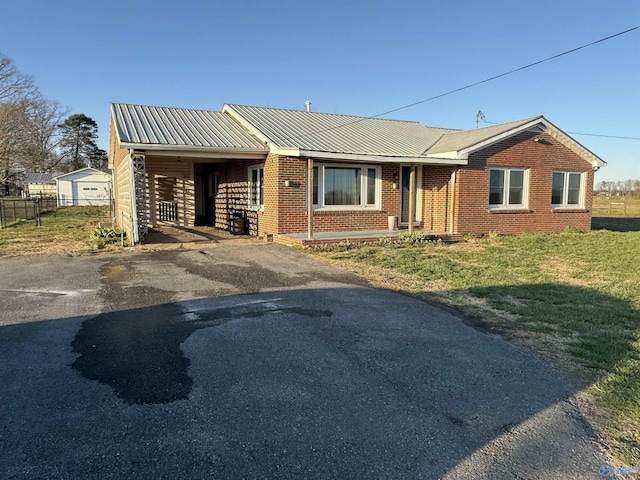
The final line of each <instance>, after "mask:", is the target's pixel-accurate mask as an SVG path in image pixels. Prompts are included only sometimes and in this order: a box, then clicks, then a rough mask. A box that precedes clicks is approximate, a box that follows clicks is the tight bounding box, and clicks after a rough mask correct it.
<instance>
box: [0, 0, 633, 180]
mask: <svg viewBox="0 0 640 480" xmlns="http://www.w3.org/2000/svg"><path fill="white" fill-rule="evenodd" d="M1 12H2V28H0V52H2V53H4V54H5V55H7V56H8V57H10V58H12V59H13V60H14V62H15V64H16V65H17V66H18V68H19V69H20V70H21V71H22V72H23V73H25V74H29V75H32V76H33V77H34V79H35V82H36V84H37V85H38V86H39V87H40V89H41V90H42V91H43V93H44V94H45V96H46V97H47V98H49V99H52V100H58V101H60V102H61V103H62V104H63V105H65V106H67V107H69V108H70V109H71V111H72V113H84V114H86V115H88V116H89V117H91V118H93V119H94V120H95V121H96V122H98V125H99V129H100V140H99V145H100V147H101V148H104V149H105V150H107V149H108V125H109V103H110V102H127V103H139V104H149V105H162V106H175V107H190V108H204V109H214V110H219V109H221V108H222V106H223V104H224V103H240V104H246V105H260V106H270V107H280V108H298V109H302V108H304V102H305V100H311V102H312V109H313V110H315V111H322V112H330V113H344V114H350V115H362V116H370V115H376V114H379V113H381V112H385V111H387V110H391V109H394V108H397V107H400V106H403V105H406V104H410V103H413V102H416V101H420V100H423V99H425V98H428V97H431V96H434V95H438V94H440V93H444V92H446V91H449V90H452V89H454V88H458V87H461V86H464V85H467V84H470V83H473V82H476V81H480V80H483V79H485V78H487V77H491V76H493V75H497V74H500V73H503V72H505V71H508V70H512V69H514V68H518V67H520V66H523V65H526V64H528V63H531V62H534V61H537V60H540V59H543V58H546V57H549V56H552V55H554V54H557V53H561V52H563V51H565V50H569V49H571V48H574V47H578V46H580V45H583V44H586V43H589V42H592V41H594V40H597V39H600V38H602V37H606V36H608V35H611V34H614V33H617V32H620V31H622V30H626V29H629V28H632V27H634V26H637V25H640V3H639V2H638V0H616V1H612V2H605V1H602V0H598V1H593V0H579V1H574V0H571V1H563V0H538V1H536V2H518V1H513V0H506V1H491V0H488V1H483V2H435V1H424V0H416V1H375V0H367V1H349V0H339V1H334V0H322V1H314V2H311V1H304V0H284V1H277V0H273V1H263V0H254V1H246V0H235V1H189V0H183V1H182V2H176V1H172V2H168V1H163V0H160V1H158V0H156V1H150V0H142V1H135V0H128V1H123V0H111V1H108V2H86V1H78V0H60V1H57V2H51V1H49V0H41V1H34V0H4V1H3V4H2V8H1ZM478 109H480V110H482V112H484V114H485V116H486V119H487V120H488V121H493V122H506V121H510V120H515V119H520V118H526V117H531V116H535V115H539V114H542V115H545V116H546V117H547V118H548V119H549V120H550V121H551V122H552V123H554V124H555V125H556V126H558V127H559V128H561V129H563V130H565V131H567V132H585V133H597V134H606V135H619V136H631V137H640V30H636V31H634V32H631V33H629V34H626V35H623V36H621V37H617V38H615V39H612V40H609V41H607V42H604V43H600V44H598V45H595V46H593V47H590V48H588V49H584V50H581V51H579V52H576V53H573V54H571V55H568V56H564V57H562V58H560V59H556V60H553V61H550V62H547V63H544V64H542V65H539V66H536V67H533V68H530V69H527V70H524V71H522V72H518V73H515V74H513V75H509V76H507V77H504V78H500V79H498V80H495V81H492V82H490V83H486V84H483V85H480V86H477V87H474V88H472V89H469V90H465V91H463V92H460V93H456V94H453V95H450V96H447V97H444V98H440V99H438V100H435V101H431V102H427V103H424V104H421V105H418V106H416V107H412V108H408V109H406V110H402V111H399V112H395V113H393V114H392V115H391V116H390V117H389V118H400V119H406V120H418V121H420V122H422V123H424V124H427V125H432V126H441V127H451V128H473V127H474V122H475V113H476V111H477V110H478ZM573 136H574V138H575V139H576V140H578V141H579V142H580V143H582V144H583V145H584V146H585V147H587V148H589V149H590V150H592V151H593V152H594V153H596V154H597V155H599V156H600V157H601V158H603V159H604V160H605V161H607V162H608V163H609V166H608V167H606V168H604V169H602V170H601V171H600V172H598V174H597V175H596V181H601V180H623V179H626V178H639V179H640V141H638V140H618V139H606V138H597V137H587V136H582V135H573Z"/></svg>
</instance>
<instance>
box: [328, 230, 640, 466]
mask: <svg viewBox="0 0 640 480" xmlns="http://www.w3.org/2000/svg"><path fill="white" fill-rule="evenodd" d="M595 220H596V219H594V223H595ZM639 221H640V219H638V218H635V219H629V218H627V219H624V218H619V219H616V225H617V228H616V229H624V228H623V226H624V225H627V230H631V231H620V232H618V231H608V230H595V231H592V232H590V233H578V232H573V231H567V232H563V233H559V234H525V235H520V236H517V237H493V238H490V239H482V240H469V241H467V242H462V243H459V244H456V245H434V244H427V245H408V244H400V245H385V244H379V245H372V246H366V247H361V248H353V247H352V246H350V245H343V246H342V247H337V248H334V249H333V250H326V251H322V250H318V251H316V252H315V254H316V255H317V256H320V257H321V258H324V259H325V260H327V261H329V262H330V263H333V264H335V265H337V266H340V267H342V268H347V269H349V270H352V271H354V272H356V273H359V274H361V275H364V276H365V277H367V278H369V279H370V280H371V281H372V282H373V283H374V284H377V285H378V286H381V287H384V288H389V289H393V290H400V291H404V292H407V293H409V294H411V295H417V296H420V297H422V298H424V299H427V300H430V301H437V302H442V303H445V304H448V305H451V306H453V307H455V308H457V309H460V310H462V311H463V312H464V313H465V314H467V315H469V316H470V317H472V318H473V319H474V320H470V321H472V322H475V323H476V324H479V325H480V326H481V327H482V328H488V329H490V330H493V331H497V332H500V333H501V334H503V335H505V336H507V337H508V338H510V339H512V340H514V341H516V342H518V343H520V344H523V345H526V346H528V347H530V348H533V349H535V350H537V351H539V352H540V353H542V354H543V355H544V356H546V357H547V358H549V359H550V360H551V361H552V362H553V363H554V364H555V365H556V366H557V367H558V368H560V369H562V370H563V371H565V372H567V373H568V374H569V375H570V377H571V378H573V379H576V380H577V381H578V382H579V384H580V385H581V386H582V387H583V390H582V393H581V395H580V397H581V399H583V400H585V401H586V406H587V410H588V412H589V413H590V415H591V417H592V420H593V421H594V423H595V424H596V425H597V426H598V427H599V429H600V430H601V433H602V434H603V436H604V438H605V441H606V444H607V445H608V447H609V448H610V451H611V452H612V453H613V454H614V455H615V456H616V457H618V459H619V460H620V461H621V462H623V464H626V465H640V231H637V230H640V229H638V228H636V225H637V224H638V222H639Z"/></svg>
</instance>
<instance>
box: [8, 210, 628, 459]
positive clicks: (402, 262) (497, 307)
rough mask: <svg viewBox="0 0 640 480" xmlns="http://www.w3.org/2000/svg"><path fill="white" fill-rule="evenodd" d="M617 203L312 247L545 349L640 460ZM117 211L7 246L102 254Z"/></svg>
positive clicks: (58, 219) (24, 229) (615, 448)
mask: <svg viewBox="0 0 640 480" xmlns="http://www.w3.org/2000/svg"><path fill="white" fill-rule="evenodd" d="M608 201H609V200H608V199H596V202H595V204H594V218H593V228H594V230H593V231H592V232H589V233H579V232H573V231H566V232H563V233H559V234H526V235H520V236H517V237H497V236H493V237H492V238H485V239H480V240H476V239H469V240H468V241H466V242H461V243H459V244H455V245H434V244H426V245H410V244H398V245H396V244H385V243H380V244H377V245H370V246H366V247H361V248H354V247H353V246H352V245H343V246H341V247H340V246H339V247H337V248H334V249H332V250H316V251H313V250H311V251H310V252H311V253H313V254H314V255H316V256H318V257H320V258H322V259H324V260H326V261H328V262H331V263H333V264H336V265H337V266H340V267H342V268H347V269H349V270H352V271H354V272H356V273H358V274H361V275H364V276H365V277H367V278H368V279H369V280H370V281H371V282H372V283H373V284H376V285H378V286H381V287H383V288H388V289H392V290H399V291H403V292H406V293H408V294H411V295H416V296H420V297H422V298H424V299H426V300H430V301H437V302H441V303H445V304H448V305H451V306H453V307H455V308H457V309H459V310H461V311H462V312H464V313H465V314H467V315H468V316H469V318H470V319H471V320H470V321H471V322H474V323H475V324H476V325H479V326H480V327H482V328H488V329H490V330H494V331H497V332H500V333H501V334H503V335H505V336H507V337H508V338H510V339H512V340H513V341H515V342H518V343H521V344H523V345H526V346H528V347H530V348H533V349H535V350H537V351H538V352H540V353H541V354H543V355H545V356H546V357H547V358H549V359H550V360H551V361H552V362H553V363H554V364H555V365H556V366H557V367H558V368H560V369H562V370H564V371H565V372H567V373H568V374H569V375H570V376H571V378H573V379H575V380H576V381H577V382H579V383H580V385H581V386H582V387H583V389H582V393H581V395H580V398H581V399H583V400H585V401H586V407H587V411H588V413H589V414H590V416H591V419H592V420H593V422H594V423H595V425H597V426H598V427H599V429H600V430H601V433H602V434H603V436H604V439H605V442H606V444H607V446H608V448H609V449H610V451H611V452H612V453H613V454H614V455H615V456H617V458H618V459H619V460H620V462H622V464H626V465H640V260H639V259H640V200H635V201H630V202H629V203H628V204H627V215H626V216H623V215H622V212H614V211H613V210H612V213H611V215H609V214H608V203H607V202H608ZM631 215H636V216H635V217H634V216H631ZM107 218H108V207H64V208H58V209H57V210H56V211H55V212H50V213H46V214H43V216H42V226H36V224H35V222H34V221H25V222H20V223H17V224H14V225H12V226H11V227H9V228H4V229H0V256H8V255H55V254H72V255H83V254H92V253H95V252H97V251H98V250H99V249H98V248H97V245H96V241H95V239H92V238H91V232H92V231H94V230H95V229H96V227H97V226H98V222H99V221H100V220H105V219H107ZM107 248H111V249H116V248H117V247H107Z"/></svg>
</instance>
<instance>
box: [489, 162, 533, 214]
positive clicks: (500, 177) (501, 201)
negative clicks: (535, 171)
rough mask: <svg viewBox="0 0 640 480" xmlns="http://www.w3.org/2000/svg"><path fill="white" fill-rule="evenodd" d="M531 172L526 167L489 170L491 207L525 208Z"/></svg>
mask: <svg viewBox="0 0 640 480" xmlns="http://www.w3.org/2000/svg"><path fill="white" fill-rule="evenodd" d="M528 183H529V172H528V170H526V169H524V168H492V169H490V170H489V208H495V209H498V208H525V207H526V206H527V202H528Z"/></svg>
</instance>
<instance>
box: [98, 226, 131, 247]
mask: <svg viewBox="0 0 640 480" xmlns="http://www.w3.org/2000/svg"><path fill="white" fill-rule="evenodd" d="M89 236H90V237H91V239H92V240H93V241H94V242H95V244H96V247H97V248H99V249H103V248H104V247H106V246H107V245H115V244H118V243H119V242H120V241H121V240H120V239H121V238H123V237H124V238H126V236H127V234H126V233H125V232H124V231H122V230H118V229H115V228H107V227H98V228H96V229H94V230H93V231H92V232H91V233H90V234H89Z"/></svg>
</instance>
